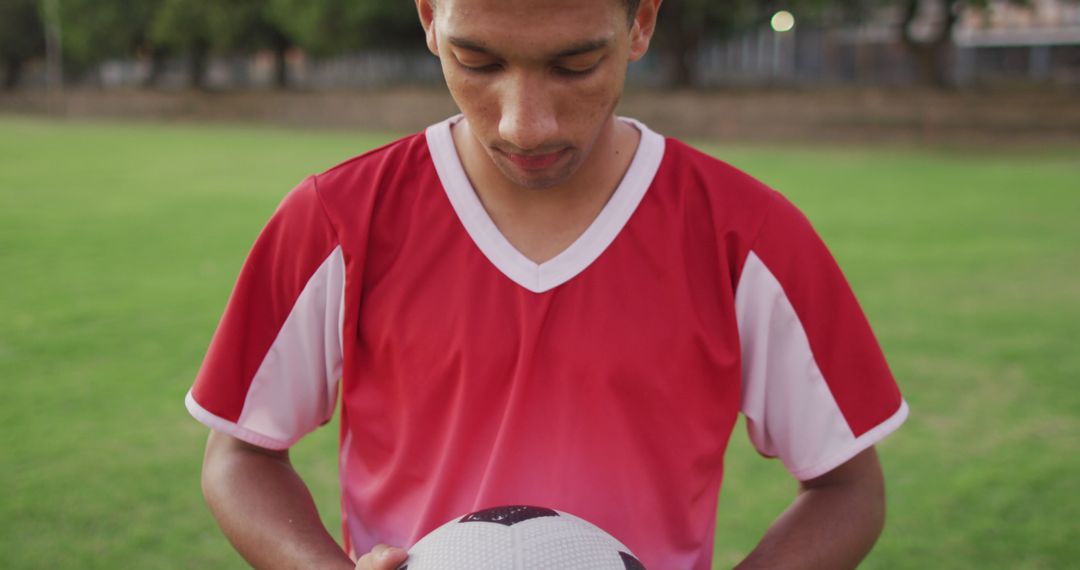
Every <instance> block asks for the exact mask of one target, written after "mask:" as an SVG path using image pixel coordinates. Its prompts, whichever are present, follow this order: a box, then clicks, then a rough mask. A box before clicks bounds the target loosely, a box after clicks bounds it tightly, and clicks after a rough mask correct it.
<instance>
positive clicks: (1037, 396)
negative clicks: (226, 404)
mask: <svg viewBox="0 0 1080 570" xmlns="http://www.w3.org/2000/svg"><path fill="white" fill-rule="evenodd" d="M389 138H390V137H389V136H370V135H360V134H349V133H344V132H334V133H327V132H310V131H287V130H278V129H263V128H252V127H244V128H239V127H211V126H198V127H190V126H152V125H136V124H122V123H120V124H118V123H62V122H50V121H44V120H37V119H23V118H13V117H0V275H3V279H2V280H0V379H2V380H3V385H4V388H5V395H4V397H3V398H2V399H0V449H2V452H0V453H2V457H3V465H4V469H3V470H2V471H0V488H2V489H3V490H4V491H3V493H2V494H0V552H3V553H4V555H3V559H4V563H3V565H4V567H6V568H43V567H59V568H117V567H120V568H220V567H238V566H241V565H242V561H241V560H240V559H239V557H238V556H237V555H236V554H234V553H233V552H232V550H231V549H230V547H229V546H228V544H227V543H226V542H225V540H224V538H223V537H222V536H221V534H220V533H219V531H218V530H217V528H216V525H215V523H214V521H213V519H212V518H211V517H210V515H209V514H208V512H207V509H206V507H205V506H204V504H203V502H202V499H201V496H200V493H199V488H198V471H199V464H200V458H201V450H202V445H203V442H204V438H205V429H203V428H202V427H201V426H200V425H199V424H197V423H196V422H194V421H193V420H191V419H190V418H189V417H188V416H187V413H186V411H185V410H184V408H183V405H182V398H183V395H184V393H185V392H186V391H187V389H188V387H189V386H190V384H191V381H192V378H193V376H194V374H195V372H196V369H197V367H198V364H199V362H200V360H201V358H202V355H203V352H204V351H205V349H206V345H207V343H208V342H209V338H210V335H211V333H212V331H213V329H214V326H215V325H216V322H217V319H218V317H219V316H220V313H221V310H222V308H223V307H224V303H225V300H226V297H227V295H228V292H229V290H230V288H231V286H232V282H233V279H234V278H235V275H236V272H237V270H238V268H239V266H240V263H241V262H242V260H243V258H244V255H245V254H246V252H247V249H248V247H249V246H250V244H251V242H252V240H253V239H254V237H255V235H256V233H257V232H258V230H259V229H260V227H261V226H262V224H263V222H264V221H265V220H266V218H267V217H268V216H269V215H270V213H271V212H272V210H273V208H274V207H275V205H276V204H277V202H278V200H279V199H280V198H281V196H282V195H283V194H284V193H285V192H286V191H287V190H288V189H289V188H290V187H291V186H292V185H293V184H295V183H296V182H298V181H299V180H300V179H301V178H302V177H303V176H304V175H305V174H307V173H310V172H314V171H319V170H322V169H324V168H325V167H327V166H329V165H331V164H333V163H335V162H337V161H339V160H341V159H344V158H347V157H348V156H351V155H353V154H357V153H359V152H361V151H363V150H365V149H367V148H370V147H372V146H374V145H376V144H379V143H381V142H383V141H386V140H389ZM707 148H708V149H709V150H710V151H712V152H714V153H715V154H717V155H718V156H721V157H723V158H725V159H726V160H728V161H729V162H732V163H734V164H736V165H738V166H740V167H742V168H744V169H746V170H748V171H750V172H751V173H753V174H755V175H757V176H759V177H761V178H762V179H763V180H765V181H766V182H768V183H769V184H771V185H773V186H775V187H777V188H778V189H781V190H782V191H784V192H785V193H786V194H788V195H789V196H790V197H791V198H792V199H793V200H794V201H795V202H796V203H797V204H798V205H800V206H801V207H802V208H803V209H804V210H805V211H806V212H807V214H808V215H809V216H810V218H811V219H812V220H813V221H814V222H815V224H816V225H817V227H818V229H819V231H820V232H821V234H822V235H823V236H824V237H825V240H826V241H827V242H828V243H829V244H830V246H831V247H832V249H833V252H834V253H835V255H836V257H837V258H838V259H839V260H840V262H841V264H842V266H844V267H845V269H846V271H847V273H848V276H849V278H850V280H851V282H852V284H853V286H854V288H855V290H856V292H857V294H858V295H859V297H860V299H861V300H862V302H863V304H864V308H865V309H866V311H867V313H868V314H869V316H870V319H871V321H872V323H873V324H874V326H875V329H876V331H877V333H878V335H879V337H880V339H881V342H882V344H883V346H884V348H885V352H886V354H887V356H888V357H889V360H890V362H891V364H892V366H893V369H894V372H895V373H896V376H897V378H898V379H899V381H900V383H901V387H902V389H903V390H904V393H905V396H906V398H907V399H908V401H909V403H910V404H911V406H912V416H911V419H910V420H909V421H908V423H907V425H906V426H905V427H904V428H902V429H901V430H900V431H899V432H898V433H897V434H895V435H894V436H893V437H891V438H889V439H888V440H886V442H885V443H884V444H883V445H881V446H880V452H881V457H882V461H883V463H884V465H885V469H886V474H887V478H888V483H889V524H888V527H887V529H886V532H885V534H884V536H883V537H882V539H881V541H880V542H879V544H878V546H877V549H876V550H875V551H874V553H873V554H872V555H871V557H870V558H869V559H868V561H867V562H866V564H865V567H866V568H889V569H893V568H924V567H928V566H931V567H942V568H963V567H972V568H1033V569H1034V568H1062V567H1067V566H1069V565H1071V564H1072V563H1074V562H1075V560H1077V559H1078V558H1080V541H1078V540H1077V536H1076V530H1077V526H1076V522H1075V521H1076V519H1077V516H1078V515H1080V499H1078V497H1080V485H1078V481H1080V478H1078V477H1077V475H1076V474H1077V472H1078V471H1080V460H1078V459H1077V457H1080V454H1078V451H1080V450H1078V441H1080V437H1078V436H1080V391H1078V390H1077V389H1076V387H1075V381H1076V380H1077V379H1078V378H1080V351H1077V350H1076V348H1077V345H1076V343H1077V341H1078V339H1080V319H1078V317H1080V271H1078V270H1080V224H1078V223H1076V218H1077V216H1078V214H1080V186H1078V183H1077V181H1078V180H1080V160H1077V159H1076V156H1080V153H1078V152H1077V150H1078V149H1063V150H1060V151H1053V152H1043V153H1038V152H1033V151H1025V152H1019V153H1006V152H1003V151H994V152H974V151H957V150H952V151H936V152H924V151H918V150H902V149H895V148H893V149H888V150H874V149H853V148H849V149H838V148H831V149H830V148H824V149H811V148H805V147H802V148H800V147H763V146H762V147H740V148H728V147H723V148H712V147H707ZM743 433H744V432H743V430H742V429H741V428H739V429H737V431H736V433H735V436H734V437H733V440H732V445H731V449H730V452H729V454H728V471H727V476H726V481H725V487H724V491H723V493H722V495H721V498H720V515H719V522H718V527H717V537H718V545H717V561H718V567H725V566H731V565H732V564H733V563H734V562H736V561H737V560H738V559H739V557H740V556H741V555H743V554H745V553H746V552H747V551H748V550H749V549H750V548H752V547H753V545H754V543H755V541H756V539H757V538H758V537H760V535H761V534H762V533H763V532H764V530H765V528H766V527H767V526H768V524H769V522H770V521H771V520H772V519H773V518H774V517H775V516H776V515H777V514H778V513H779V512H780V511H781V510H782V509H783V508H784V506H785V505H786V504H787V502H788V501H789V500H790V499H791V497H792V495H793V492H794V489H795V487H794V484H793V483H792V482H791V480H790V478H789V477H788V476H787V475H786V474H785V472H784V471H783V468H782V467H781V466H780V465H779V464H778V463H777V462H774V461H765V460H762V459H760V458H758V457H757V455H756V454H754V453H753V452H752V451H751V449H750V447H749V445H748V444H747V442H746V438H745V436H744V435H743ZM335 446H336V432H335V430H333V429H323V430H320V431H319V432H317V433H316V434H314V435H313V436H312V437H310V438H309V439H307V440H305V441H304V442H302V443H301V444H300V445H299V446H297V448H296V450H295V454H294V456H295V458H296V462H297V464H298V466H299V469H300V470H301V472H302V473H303V474H304V475H305V477H306V478H307V479H308V480H309V482H310V484H311V486H312V488H313V491H314V493H315V495H316V497H317V500H318V502H319V506H320V508H321V510H322V512H323V514H324V517H325V519H326V520H327V522H328V525H330V526H331V528H332V530H333V531H334V532H335V534H337V524H338V523H337V521H338V515H337V490H336V484H337V475H336V455H335V452H334V449H335Z"/></svg>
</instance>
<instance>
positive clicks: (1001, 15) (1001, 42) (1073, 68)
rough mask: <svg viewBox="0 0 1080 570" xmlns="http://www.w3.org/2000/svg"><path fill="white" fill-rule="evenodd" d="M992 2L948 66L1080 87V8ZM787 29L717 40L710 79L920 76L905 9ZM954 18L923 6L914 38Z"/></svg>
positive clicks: (959, 74)
mask: <svg viewBox="0 0 1080 570" xmlns="http://www.w3.org/2000/svg"><path fill="white" fill-rule="evenodd" d="M1029 1H1030V3H1029V4H1027V5H1021V4H1017V3H1015V2H1010V1H1009V0H991V2H990V4H989V7H988V8H987V9H985V10H979V9H972V8H968V9H966V10H965V11H964V12H963V14H962V16H961V18H960V19H959V20H958V22H957V23H956V25H955V27H954V29H953V30H952V34H951V42H950V46H949V48H948V50H947V53H946V66H947V68H948V70H949V73H950V76H951V78H952V82H953V83H954V84H956V85H959V86H970V85H979V84H988V83H1020V82H1036V83H1054V84H1061V85H1080V2H1076V1H1069V0H1029ZM796 18H797V23H796V25H795V27H794V28H793V29H791V30H790V31H786V32H778V31H775V30H773V29H772V28H771V27H770V26H769V25H767V24H763V25H761V26H758V27H757V28H755V29H751V30H747V31H746V32H744V33H742V34H739V35H737V36H735V37H733V38H730V39H727V40H724V41H717V42H713V43H712V44H710V45H708V46H707V47H706V48H705V49H704V50H702V53H701V54H700V56H699V59H700V60H699V62H698V69H699V74H700V81H701V83H702V84H705V85H730V84H763V83H764V84H768V83H776V84H800V85H814V84H851V83H857V84H878V85H881V84H884V85H903V84H910V83H913V82H915V81H916V80H917V77H918V73H917V70H916V69H915V67H914V63H913V59H912V57H911V54H910V53H909V52H908V50H907V49H906V48H905V46H904V43H903V41H902V38H901V33H900V29H901V26H902V23H903V6H900V5H892V6H888V7H885V8H882V9H880V10H877V11H875V12H873V13H871V14H868V15H866V16H864V17H862V18H860V19H859V20H860V21H858V22H857V23H852V22H845V21H844V19H843V18H842V17H839V16H836V17H833V18H829V17H828V15H826V17H824V18H818V20H817V21H814V20H809V19H808V21H798V15H797V14H796ZM944 19H945V14H944V8H943V3H941V2H938V1H923V2H922V3H921V6H920V9H919V12H918V15H917V17H916V18H915V19H914V21H912V22H911V24H910V25H911V32H912V36H913V37H914V38H916V39H924V40H925V39H929V38H931V37H932V35H933V34H934V32H935V31H936V30H938V29H939V27H940V26H941V25H942V23H943V21H944Z"/></svg>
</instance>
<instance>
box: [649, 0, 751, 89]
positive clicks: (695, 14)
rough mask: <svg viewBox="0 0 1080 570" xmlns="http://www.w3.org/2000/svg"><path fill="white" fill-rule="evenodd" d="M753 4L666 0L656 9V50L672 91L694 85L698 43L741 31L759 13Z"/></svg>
mask: <svg viewBox="0 0 1080 570" xmlns="http://www.w3.org/2000/svg"><path fill="white" fill-rule="evenodd" d="M762 4H764V3H763V2H757V1H755V0H666V1H665V2H664V3H663V5H661V7H660V17H659V19H658V20H657V27H656V36H655V42H656V48H657V51H658V52H659V54H660V56H661V57H662V58H663V59H664V60H665V61H666V62H667V64H668V65H669V66H670V75H669V78H668V81H669V82H670V84H671V85H672V86H674V87H690V86H693V85H695V84H696V83H697V69H696V59H697V55H698V52H699V50H700V49H701V44H702V42H703V41H704V40H705V39H707V38H709V37H723V36H727V35H730V34H732V33H734V32H735V31H736V30H739V29H742V28H745V27H746V26H747V25H748V24H749V23H750V22H752V21H753V19H754V17H755V16H756V15H757V14H758V13H759V12H760V11H761V8H762V6H761V5H762Z"/></svg>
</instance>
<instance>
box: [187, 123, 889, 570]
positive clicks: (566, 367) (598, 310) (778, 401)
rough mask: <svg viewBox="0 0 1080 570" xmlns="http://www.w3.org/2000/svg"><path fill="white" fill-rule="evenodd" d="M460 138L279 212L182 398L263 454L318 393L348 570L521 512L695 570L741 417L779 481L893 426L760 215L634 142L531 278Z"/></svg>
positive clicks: (750, 186)
mask: <svg viewBox="0 0 1080 570" xmlns="http://www.w3.org/2000/svg"><path fill="white" fill-rule="evenodd" d="M457 120H460V117H455V118H453V119H450V120H448V121H445V122H443V123H440V124H437V125H434V126H432V127H431V128H429V129H428V130H427V131H426V132H425V133H421V134H418V135H415V136H412V137H408V138H405V139H403V140H400V141H398V142H395V143H393V144H390V145H388V146H385V147H383V148H380V149H377V150H374V151H371V152H369V153H367V154H364V155H362V156H360V157H357V158H354V159H352V160H350V161H348V162H346V163H344V164H341V165H339V166H337V167H335V168H332V169H330V170H329V171H327V172H325V173H323V174H320V175H317V176H312V177H310V178H308V179H306V180H304V181H303V182H302V183H301V184H300V185H299V187H297V188H296V189H295V190H294V191H293V192H291V193H290V194H289V195H288V196H287V197H286V198H285V200H284V201H283V202H282V204H281V206H280V207H279V208H278V210H277V212H276V213H275V214H274V215H273V217H272V219H271V220H270V222H269V223H268V225H267V226H266V228H265V229H264V230H263V232H262V234H261V235H260V236H259V238H258V240H257V241H256V243H255V245H254V248H253V249H252V251H251V254H250V256H249V257H248V259H247V261H246V262H245V264H244V267H243V270H242V271H241V274H240V278H239V281H238V282H237V284H236V288H235V290H234V291H233V294H232V297H231V298H230V300H229V304H228V307H227V308H226V311H225V315H224V317H223V318H222V321H221V324H220V325H219V328H218V330H217V333H216V334H215V336H214V339H213V342H212V344H211V346H210V349H209V352H208V354H207V356H206V360H205V361H204V363H203V366H202V369H201V370H200V372H199V375H198V378H197V380H196V382H195V385H194V387H193V388H192V390H191V392H190V393H189V394H188V397H187V406H188V409H189V410H190V411H191V413H192V414H193V415H194V416H195V417H196V418H197V419H198V420H200V421H202V422H203V423H205V424H206V425H208V426H210V427H211V428H213V429H216V430H219V431H222V432H225V433H228V434H231V435H233V436H234V437H237V438H240V439H242V440H245V441H247V442H250V443H252V444H255V445H259V446H263V447H267V448H273V449H284V448H287V447H289V446H291V445H292V444H293V443H294V442H296V441H297V440H298V439H300V438H301V437H302V436H303V435H304V434H306V433H308V432H310V431H311V430H313V429H315V428H317V427H318V426H320V425H321V424H323V423H325V422H327V421H328V420H329V419H330V418H331V416H332V414H333V412H334V410H335V407H336V405H335V402H336V400H337V399H338V395H339V393H340V399H341V406H340V409H341V461H340V469H341V481H342V504H343V511H344V533H345V540H346V544H347V546H348V547H349V548H350V551H352V552H359V553H363V552H366V551H367V550H368V549H370V548H371V547H372V546H373V545H374V544H376V543H379V542H385V543H389V544H394V545H399V546H403V547H408V546H410V545H411V544H413V543H414V542H416V541H417V540H418V539H419V538H420V537H422V536H423V535H424V534H426V533H427V532H429V531H430V530H432V529H434V528H436V527H437V526H438V525H440V524H442V523H443V522H445V521H446V520H448V519H450V518H453V517H454V516H457V515H460V514H462V513H467V512H471V511H475V510H478V509H482V508H486V507H492V506H497V505H505V504H534V505H541V506H544V507H549V508H552V509H557V510H560V511H566V512H570V513H574V514H576V515H578V516H580V517H582V518H584V519H586V520H588V521H591V522H593V523H594V524H596V525H598V526H600V527H601V528H603V529H605V530H607V531H608V532H610V533H611V534H612V535H614V536H615V537H616V538H617V539H619V540H620V541H621V542H623V543H624V544H626V545H627V546H629V547H630V548H631V549H632V550H633V551H634V552H635V553H636V554H637V555H638V556H639V557H640V558H641V560H642V562H643V563H644V564H645V565H646V567H650V568H663V569H668V568H693V569H706V568H709V565H710V561H711V557H712V548H713V533H714V521H715V518H716V506H717V496H718V492H719V488H720V482H721V478H722V474H723V457H724V449H725V447H726V445H727V441H728V438H729V435H730V433H731V431H732V428H733V426H734V425H735V421H736V417H737V415H738V414H739V413H740V412H741V413H743V414H744V415H745V416H746V417H747V420H748V425H749V430H750V437H751V439H752V441H753V443H754V445H755V446H756V447H757V449H758V450H759V451H760V452H761V453H763V454H765V455H769V456H777V457H779V458H780V459H781V460H782V461H783V462H784V464H785V465H786V466H787V468H788V469H789V470H790V471H791V473H792V474H793V475H794V476H795V477H797V478H799V479H809V478H813V477H816V476H818V475H821V474H824V473H825V472H827V471H829V470H831V469H832V468H834V467H836V466H838V465H840V464H842V463H843V462H845V461H846V460H848V459H849V458H851V457H852V456H854V455H855V454H857V453H859V452H860V451H862V450H863V449H866V448H867V447H869V446H870V445H872V444H874V443H875V442H877V441H878V440H880V439H881V438H882V437H884V436H885V435H886V434H888V433H889V432H891V431H892V430H894V429H896V428H897V427H898V426H899V425H900V424H901V423H902V422H903V420H904V418H905V417H906V415H907V406H906V404H905V403H904V402H903V400H902V399H901V396H900V393H899V391H898V389H897V387H896V384H895V382H894V381H893V378H892V376H891V374H890V372H889V370H888V367H887V365H886V363H885V359H884V357H883V356H882V353H881V350H880V349H879V347H878V344H877V342H876V340H875V339H874V336H873V333H872V332H871V330H870V327H869V326H868V324H867V322H866V319H865V318H864V316H863V313H862V311H861V310H860V308H859V306H858V304H857V302H856V300H855V297H854V296H853V295H852V293H851V291H850V289H849V287H848V285H847V283H846V281H845V280H844V278H843V276H842V274H841V272H840V270H839V269H838V268H837V266H836V264H835V262H834V261H833V259H832V257H831V256H830V254H829V252H828V251H827V249H826V248H825V246H824V244H823V243H822V242H821V240H820V239H819V238H818V236H817V235H816V234H815V232H814V231H813V229H812V228H811V226H810V224H809V223H808V222H807V220H806V219H805V218H804V217H803V216H802V214H801V213H800V212H799V211H798V210H797V209H796V208H795V207H793V206H792V205H791V204H790V203H789V202H788V201H787V200H785V199H784V198H783V197H782V196H781V195H779V194H777V193H776V192H774V191H772V190H770V189H768V188H766V187H765V186H763V185H762V184H761V183H759V182H757V181H756V180H754V179H753V178H751V177H749V176H747V175H746V174H743V173H742V172H740V171H738V170H736V169H735V168H733V167H731V166H728V165H726V164H724V163H722V162H720V161H718V160H716V159H714V158H711V157H709V156H706V155H704V154H702V153H700V152H697V151H695V150H693V149H691V148H690V147H688V146H686V145H684V144H682V143H680V142H678V141H676V140H673V139H664V138H663V137H661V136H659V135H657V134H655V133H654V132H652V131H650V130H649V129H647V128H646V127H645V126H644V125H641V124H640V123H637V122H634V121H630V122H631V123H632V124H633V125H634V126H635V127H636V128H637V129H638V130H639V131H640V132H641V142H640V144H639V146H638V149H637V151H636V154H635V156H634V158H633V161H632V163H631V165H630V167H629V170H628V171H627V172H626V174H625V176H624V178H623V180H622V181H621V183H620V184H619V186H618V188H617V189H616V191H615V193H614V194H613V196H612V197H611V199H610V200H609V202H608V203H607V204H606V205H605V207H604V209H603V211H602V212H601V213H600V214H599V216H598V217H597V218H596V220H595V221H594V222H593V223H592V224H591V225H590V226H589V228H588V229H587V230H586V231H585V232H584V233H583V234H582V235H581V237H580V238H579V239H577V241H575V242H574V243H573V244H572V245H571V246H570V247H569V248H567V249H566V250H565V251H563V252H562V253H560V254H559V255H558V256H556V257H555V258H553V259H551V260H549V261H546V262H544V263H541V264H536V263H534V262H533V261H531V260H529V259H528V258H526V257H525V256H524V255H522V254H521V253H520V252H518V251H517V250H516V249H514V247H513V246H512V245H511V244H510V243H509V242H508V241H507V240H506V238H505V237H504V236H503V235H502V234H501V233H499V231H498V229H497V228H496V226H495V224H494V223H493V222H492V220H491V219H490V217H488V215H487V213H486V211H485V210H484V208H483V206H482V205H481V203H480V201H479V199H478V198H477V196H476V193H475V192H474V191H473V189H472V187H471V186H470V184H469V180H468V178H467V177H466V175H465V172H464V170H463V168H462V165H461V162H460V160H459V158H458V155H457V153H456V151H455V148H454V144H453V140H452V138H451V132H450V129H451V125H452V124H453V122H454V121H457Z"/></svg>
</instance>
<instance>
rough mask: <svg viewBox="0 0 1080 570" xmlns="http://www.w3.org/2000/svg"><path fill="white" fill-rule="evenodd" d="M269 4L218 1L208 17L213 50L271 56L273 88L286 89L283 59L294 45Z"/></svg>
mask: <svg viewBox="0 0 1080 570" xmlns="http://www.w3.org/2000/svg"><path fill="white" fill-rule="evenodd" d="M277 15H278V14H277V13H276V12H275V11H274V4H273V2H272V0H219V1H218V2H215V3H214V6H213V9H212V11H211V13H210V25H211V34H212V36H213V38H212V40H213V41H212V46H213V47H214V48H215V49H217V50H223V51H237V52H241V53H251V52H254V51H258V50H263V49H268V50H270V51H272V52H273V54H274V86H275V87H277V88H279V89H284V88H286V87H288V84H289V77H288V62H287V61H286V56H287V55H288V52H289V50H290V49H291V48H292V47H293V46H294V44H295V42H294V41H293V39H292V37H291V36H290V35H289V34H288V33H287V32H286V31H285V27H284V26H282V25H281V24H280V23H279V22H282V21H288V20H289V19H288V18H280V19H279V18H277V17H275V16H277Z"/></svg>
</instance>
